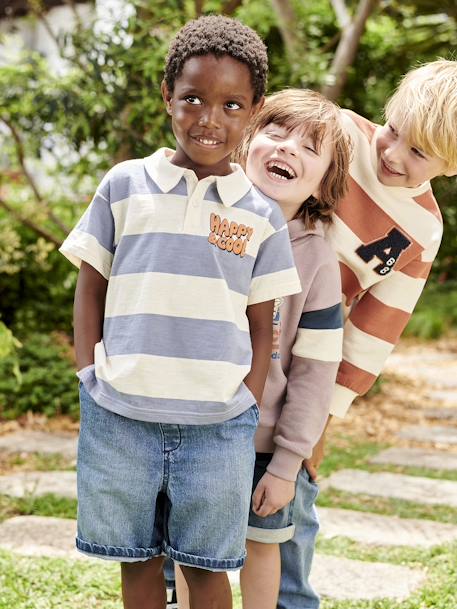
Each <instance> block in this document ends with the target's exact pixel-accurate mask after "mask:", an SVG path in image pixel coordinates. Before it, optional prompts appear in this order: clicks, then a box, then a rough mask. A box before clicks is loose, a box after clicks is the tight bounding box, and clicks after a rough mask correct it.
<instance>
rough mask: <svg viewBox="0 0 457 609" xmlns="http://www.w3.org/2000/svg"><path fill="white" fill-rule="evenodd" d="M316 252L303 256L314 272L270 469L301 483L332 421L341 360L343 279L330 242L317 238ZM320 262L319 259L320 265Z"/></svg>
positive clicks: (310, 271)
mask: <svg viewBox="0 0 457 609" xmlns="http://www.w3.org/2000/svg"><path fill="white" fill-rule="evenodd" d="M313 247H314V248H318V249H317V250H316V252H313V251H310V252H309V255H307V256H301V258H302V260H306V262H305V264H306V268H304V269H302V272H308V273H313V281H312V283H311V286H310V289H309V291H308V294H307V296H306V300H305V304H304V308H303V313H302V315H301V318H300V321H299V327H298V329H297V335H296V339H295V343H294V345H293V348H292V359H291V364H290V368H289V371H288V378H287V389H286V399H285V402H284V404H283V406H282V410H281V415H280V417H279V419H278V421H277V423H276V427H275V433H274V442H275V445H276V448H275V452H274V455H273V458H272V460H271V462H270V464H269V465H268V468H267V469H268V471H269V472H270V473H271V474H273V475H275V476H278V477H280V478H284V479H286V480H293V481H295V480H296V477H297V475H298V472H299V471H300V468H301V466H302V462H303V460H304V459H306V458H308V457H310V456H311V453H312V450H313V447H314V445H315V444H316V443H317V441H318V440H319V438H320V436H321V434H322V432H323V430H324V428H325V425H326V423H327V420H328V414H329V408H330V401H331V397H332V395H333V388H334V384H335V378H336V373H337V370H338V365H339V362H340V361H341V349H342V335H343V330H342V312H341V279H340V271H339V266H338V262H337V259H336V256H335V254H334V252H333V251H332V250H331V248H330V246H329V245H328V243H326V242H325V241H324V240H323V239H322V238H321V237H315V238H313ZM316 260H319V262H318V263H316Z"/></svg>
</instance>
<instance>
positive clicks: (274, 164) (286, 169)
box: [265, 160, 297, 182]
mask: <svg viewBox="0 0 457 609" xmlns="http://www.w3.org/2000/svg"><path fill="white" fill-rule="evenodd" d="M265 168H266V170H267V173H268V175H269V176H270V177H272V178H273V179H275V180H284V181H286V182H287V181H288V180H293V179H294V178H296V177H297V174H296V173H295V170H294V169H292V167H291V166H290V165H288V164H287V163H282V162H281V161H276V160H271V161H268V162H267V163H266V164H265Z"/></svg>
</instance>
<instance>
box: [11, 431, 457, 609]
mask: <svg viewBox="0 0 457 609" xmlns="http://www.w3.org/2000/svg"><path fill="white" fill-rule="evenodd" d="M386 447H387V446H386V445H382V444H377V443H370V442H362V443H360V442H358V441H357V438H354V437H351V436H343V435H341V436H335V437H333V438H332V442H331V443H330V444H329V446H328V449H327V454H328V457H326V459H325V462H324V464H323V466H322V468H321V475H322V476H329V475H330V474H331V473H332V472H334V471H337V470H339V469H349V468H350V469H363V470H366V471H372V472H375V471H392V472H396V473H404V474H409V475H417V476H425V477H432V478H440V479H443V478H446V479H449V480H457V472H449V471H436V470H428V469H424V468H411V467H397V466H380V465H373V464H370V463H369V459H370V458H371V457H372V456H374V455H375V454H377V453H378V452H379V451H380V450H382V449H384V448H386ZM14 459H16V461H15V462H14V463H13V465H14V466H17V467H18V468H22V466H24V467H26V468H27V469H29V468H30V469H35V470H38V469H42V470H49V469H68V462H67V463H66V462H64V461H62V460H60V461H59V459H57V460H55V459H53V456H52V455H51V456H49V455H34V456H33V457H32V459H33V464H32V465H33V467H30V460H29V458H28V457H27V458H26V460H24V462H22V461H21V460H22V459H24V457H22V456H16V457H14ZM318 505H321V506H326V507H340V508H346V509H354V510H359V511H364V512H373V513H377V514H385V515H392V516H400V517H404V518H423V519H428V520H437V521H440V522H447V523H453V524H455V525H457V509H455V508H450V507H447V506H438V505H422V504H417V503H413V502H409V501H402V500H397V499H388V498H383V497H374V496H368V495H359V494H351V493H346V492H343V491H338V490H336V489H328V490H326V491H322V492H321V493H320V496H319V499H318ZM19 514H27V515H30V514H35V515H42V516H58V517H65V518H75V517H76V501H75V500H71V499H65V498H61V497H57V496H55V495H46V496H43V497H32V496H30V497H25V498H21V499H18V498H13V497H6V496H2V495H0V521H1V520H4V519H6V518H9V517H12V516H14V515H19ZM317 549H318V551H319V553H320V554H331V555H334V556H342V557H343V556H344V557H346V558H351V559H357V560H363V561H369V562H385V563H390V564H393V565H403V566H408V567H410V568H415V569H421V570H424V571H426V572H427V580H426V583H425V585H424V586H423V587H422V589H420V590H418V591H417V592H416V593H414V594H413V595H412V596H411V597H410V598H408V599H407V600H406V601H403V602H400V601H397V600H388V599H382V600H376V601H336V600H332V599H323V601H322V605H321V609H456V607H457V586H456V581H457V543H452V544H448V545H443V546H438V547H435V548H432V549H419V548H405V547H379V546H369V545H364V544H359V543H357V542H355V541H353V540H351V539H349V538H345V537H337V538H333V539H320V540H319V541H318V546H317ZM388 587H389V586H388V582H386V590H387V589H388ZM81 607H84V609H121V608H122V602H121V590H120V576H119V566H118V565H117V564H113V563H109V562H105V561H99V560H90V561H89V560H88V561H72V560H64V559H60V558H59V559H51V558H27V557H17V556H15V555H13V554H11V553H9V552H6V551H1V550H0V609H12V608H14V609H57V608H58V609H62V608H63V609H80V608H81ZM233 607H234V609H241V598H240V591H239V589H238V588H237V589H235V590H234V604H233Z"/></svg>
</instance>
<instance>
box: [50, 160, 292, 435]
mask: <svg viewBox="0 0 457 609" xmlns="http://www.w3.org/2000/svg"><path fill="white" fill-rule="evenodd" d="M172 154H173V153H172V151H169V150H166V149H160V150H158V151H157V152H156V153H154V154H153V155H151V156H150V157H147V158H145V159H136V160H131V161H126V162H124V163H120V164H119V165H116V166H115V167H114V168H113V169H111V170H110V171H109V172H108V174H107V175H106V176H105V178H104V179H103V180H102V182H101V184H100V186H99V188H98V189H97V192H96V194H95V196H94V198H93V200H92V202H91V204H90V206H89V207H88V209H87V210H86V212H85V213H84V215H83V216H82V218H81V220H80V221H79V223H78V224H77V226H76V227H75V228H74V229H73V231H72V232H71V233H70V235H69V236H68V238H67V239H66V240H65V242H64V244H63V245H62V247H61V250H60V251H61V252H62V253H63V254H64V255H65V256H67V258H69V259H70V260H71V261H72V262H73V263H74V264H76V265H78V266H79V265H80V263H81V261H85V262H87V263H88V264H90V265H91V266H93V267H94V268H95V269H96V270H97V271H98V272H99V273H101V274H102V275H103V276H104V277H105V278H106V279H107V280H108V289H107V294H106V305H105V319H104V325H103V340H102V341H101V342H100V343H98V344H97V345H96V346H95V365H94V366H89V367H87V368H85V369H83V370H82V371H80V373H79V376H80V378H81V380H82V381H83V382H84V385H85V387H86V388H87V390H88V391H89V392H90V394H91V395H92V397H93V398H94V400H95V401H96V402H97V403H98V404H100V405H101V406H103V407H105V408H107V409H108V410H111V411H114V412H116V413H118V414H121V415H123V416H126V417H130V418H133V419H138V420H142V421H156V422H163V423H182V424H207V423H216V422H221V421H224V420H227V419H231V418H233V417H236V416H238V415H239V414H240V413H241V412H243V411H244V410H246V409H247V408H249V407H250V406H251V405H252V404H253V402H254V401H255V400H254V398H253V396H252V394H251V392H250V391H249V390H248V388H247V387H246V386H245V384H244V383H243V379H244V377H245V376H246V375H247V373H248V372H249V370H250V366H251V357H252V350H251V340H250V334H249V324H248V319H247V316H246V307H247V306H248V305H251V304H255V303H259V302H264V301H267V300H272V299H273V298H277V297H280V296H285V295H288V294H295V293H297V292H300V290H301V285H300V280H299V278H298V275H297V271H296V269H295V265H294V262H293V257H292V252H291V248H290V242H289V234H288V231H287V225H286V224H285V221H284V218H283V216H282V213H281V210H280V209H279V207H278V206H277V205H276V203H274V202H273V201H271V200H270V199H268V198H267V197H265V196H264V195H263V194H261V193H260V192H259V191H258V190H257V189H255V188H254V187H253V185H252V184H251V182H250V181H249V180H248V179H247V177H246V176H245V174H244V172H243V171H242V169H241V167H239V166H234V167H233V168H234V171H233V173H231V174H230V175H227V176H210V177H208V178H205V179H203V180H200V181H198V179H197V177H196V175H195V173H194V172H193V171H192V170H190V169H184V168H182V167H178V166H176V165H173V164H172V163H171V162H170V161H169V156H170V155H172Z"/></svg>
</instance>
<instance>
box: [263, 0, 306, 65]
mask: <svg viewBox="0 0 457 609" xmlns="http://www.w3.org/2000/svg"><path fill="white" fill-rule="evenodd" d="M271 4H272V6H273V9H274V11H275V13H276V19H277V20H278V27H279V31H280V32H281V37H282V39H283V41H284V47H285V49H286V55H287V59H288V61H289V65H290V66H291V68H292V72H293V73H295V72H297V71H298V70H301V69H302V67H303V50H304V44H303V40H302V38H301V37H300V34H299V30H298V28H297V16H296V14H295V11H294V7H293V6H292V3H291V2H290V0H271Z"/></svg>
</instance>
